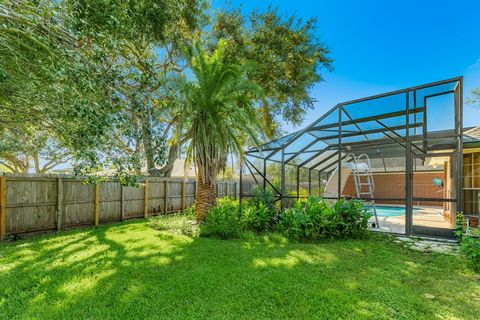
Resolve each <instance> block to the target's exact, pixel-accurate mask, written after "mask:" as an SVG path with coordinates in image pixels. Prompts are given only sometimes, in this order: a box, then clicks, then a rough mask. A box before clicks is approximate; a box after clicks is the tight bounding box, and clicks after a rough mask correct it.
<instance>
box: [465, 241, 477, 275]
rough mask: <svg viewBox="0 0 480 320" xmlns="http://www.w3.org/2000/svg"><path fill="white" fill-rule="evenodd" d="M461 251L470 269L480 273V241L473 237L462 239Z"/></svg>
mask: <svg viewBox="0 0 480 320" xmlns="http://www.w3.org/2000/svg"><path fill="white" fill-rule="evenodd" d="M461 250H462V253H463V254H464V255H465V256H466V257H467V259H468V260H469V261H470V264H471V267H472V269H473V270H475V271H476V272H480V239H479V238H476V237H473V236H464V237H462V242H461Z"/></svg>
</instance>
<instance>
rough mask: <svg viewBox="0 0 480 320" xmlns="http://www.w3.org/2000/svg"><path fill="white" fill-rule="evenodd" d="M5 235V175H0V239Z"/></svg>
mask: <svg viewBox="0 0 480 320" xmlns="http://www.w3.org/2000/svg"><path fill="white" fill-rule="evenodd" d="M6 235H7V177H6V176H1V177H0V241H1V240H5V237H6Z"/></svg>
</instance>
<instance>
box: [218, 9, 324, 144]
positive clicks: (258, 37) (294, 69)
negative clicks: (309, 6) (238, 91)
mask: <svg viewBox="0 0 480 320" xmlns="http://www.w3.org/2000/svg"><path fill="white" fill-rule="evenodd" d="M315 30H316V20H315V19H309V20H307V21H303V20H302V19H300V18H297V17H295V16H289V17H286V18H282V17H281V16H280V15H279V13H278V12H277V10H275V9H272V8H269V9H268V10H267V11H265V12H252V13H251V14H250V16H248V17H245V16H244V15H243V14H242V13H241V11H240V10H239V9H237V10H230V11H221V12H218V13H217V15H216V17H215V22H214V26H213V35H214V38H215V39H223V40H224V41H226V43H227V45H226V48H227V53H226V54H227V56H228V61H230V62H232V63H243V62H245V61H249V62H253V63H255V65H256V68H255V69H254V70H253V71H252V72H251V73H250V74H249V78H250V79H251V80H253V81H255V83H256V84H257V85H258V86H259V87H260V88H261V89H262V91H263V93H264V95H263V96H262V98H261V99H260V100H259V101H258V105H257V112H258V114H259V116H260V118H261V119H262V126H263V127H264V128H265V131H266V133H267V136H268V137H269V138H273V137H275V136H278V135H280V134H281V133H282V132H281V126H280V123H281V121H287V122H290V123H291V124H293V125H298V124H300V123H301V122H302V121H303V118H304V116H305V112H306V111H307V110H308V109H310V108H313V103H314V100H313V98H312V97H311V96H310V93H309V90H310V89H311V88H312V87H313V85H314V84H316V83H318V82H319V81H321V80H322V77H321V74H320V71H321V69H322V68H325V69H327V70H331V62H332V60H331V58H330V57H329V56H328V54H329V50H328V48H327V47H326V46H325V45H323V44H322V43H321V42H320V41H319V39H318V38H317V37H316V35H315V34H314V31H315Z"/></svg>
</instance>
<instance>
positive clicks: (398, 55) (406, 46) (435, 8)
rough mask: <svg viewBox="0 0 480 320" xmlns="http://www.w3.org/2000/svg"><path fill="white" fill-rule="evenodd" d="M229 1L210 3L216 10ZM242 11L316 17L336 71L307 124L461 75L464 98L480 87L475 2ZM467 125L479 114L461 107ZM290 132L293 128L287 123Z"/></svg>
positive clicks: (283, 4) (260, 5)
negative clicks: (341, 106) (369, 99)
mask: <svg viewBox="0 0 480 320" xmlns="http://www.w3.org/2000/svg"><path fill="white" fill-rule="evenodd" d="M225 3H226V2H225V1H221V0H213V8H221V7H224V6H225V5H226V4H225ZM233 5H234V6H237V5H241V7H242V10H243V12H244V13H248V12H250V11H251V10H252V9H264V8H267V7H268V6H269V5H272V6H273V7H277V8H278V9H279V12H280V13H281V14H284V15H290V14H295V15H297V16H299V17H302V18H305V19H306V18H310V17H317V18H318V30H317V33H318V36H319V37H320V39H321V40H322V41H323V42H324V43H325V44H327V45H328V47H329V48H330V50H331V57H332V58H333V59H334V60H335V61H334V70H333V72H326V71H325V72H323V73H322V75H323V77H324V80H325V81H324V82H321V83H319V84H318V85H316V86H315V88H313V90H312V92H311V94H312V96H313V97H314V98H315V99H316V100H317V103H316V105H315V109H314V110H311V111H309V112H308V114H307V117H306V119H305V121H304V125H306V124H308V123H310V122H311V121H313V120H314V119H315V118H317V117H319V116H320V115H322V114H323V113H324V112H325V111H327V110H329V109H330V108H331V107H333V106H334V105H335V104H337V103H338V102H342V101H346V100H350V99H355V98H360V97H364V96H369V95H373V94H377V93H381V92H385V91H391V90H396V89H401V88H403V87H409V86H414V85H419V84H423V83H428V82H432V81H436V80H442V79H447V78H451V77H456V76H461V75H463V76H464V80H465V89H464V90H465V95H466V96H467V95H468V93H469V91H470V90H471V88H472V87H475V86H478V87H480V1H478V0H457V1H451V0H448V1H447V0H417V1H414V0H402V1H398V0H397V1H389V0H384V1H380V0H377V1H373V0H364V1H358V0H336V1H313V0H303V1H293V0H290V1H288V0H285V1H281V0H276V1H273V0H270V1H265V0H243V1H238V2H234V4H233ZM464 114H465V121H464V125H465V126H472V125H480V109H475V108H473V107H471V106H465V107H464ZM285 129H286V130H287V131H292V130H293V129H294V128H292V127H290V126H286V127H285Z"/></svg>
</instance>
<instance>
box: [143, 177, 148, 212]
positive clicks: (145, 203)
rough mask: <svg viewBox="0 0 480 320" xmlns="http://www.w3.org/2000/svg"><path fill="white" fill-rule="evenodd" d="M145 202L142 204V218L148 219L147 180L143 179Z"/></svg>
mask: <svg viewBox="0 0 480 320" xmlns="http://www.w3.org/2000/svg"><path fill="white" fill-rule="evenodd" d="M144 198H145V201H144V203H143V217H144V218H146V217H148V180H147V179H145V190H144Z"/></svg>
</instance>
